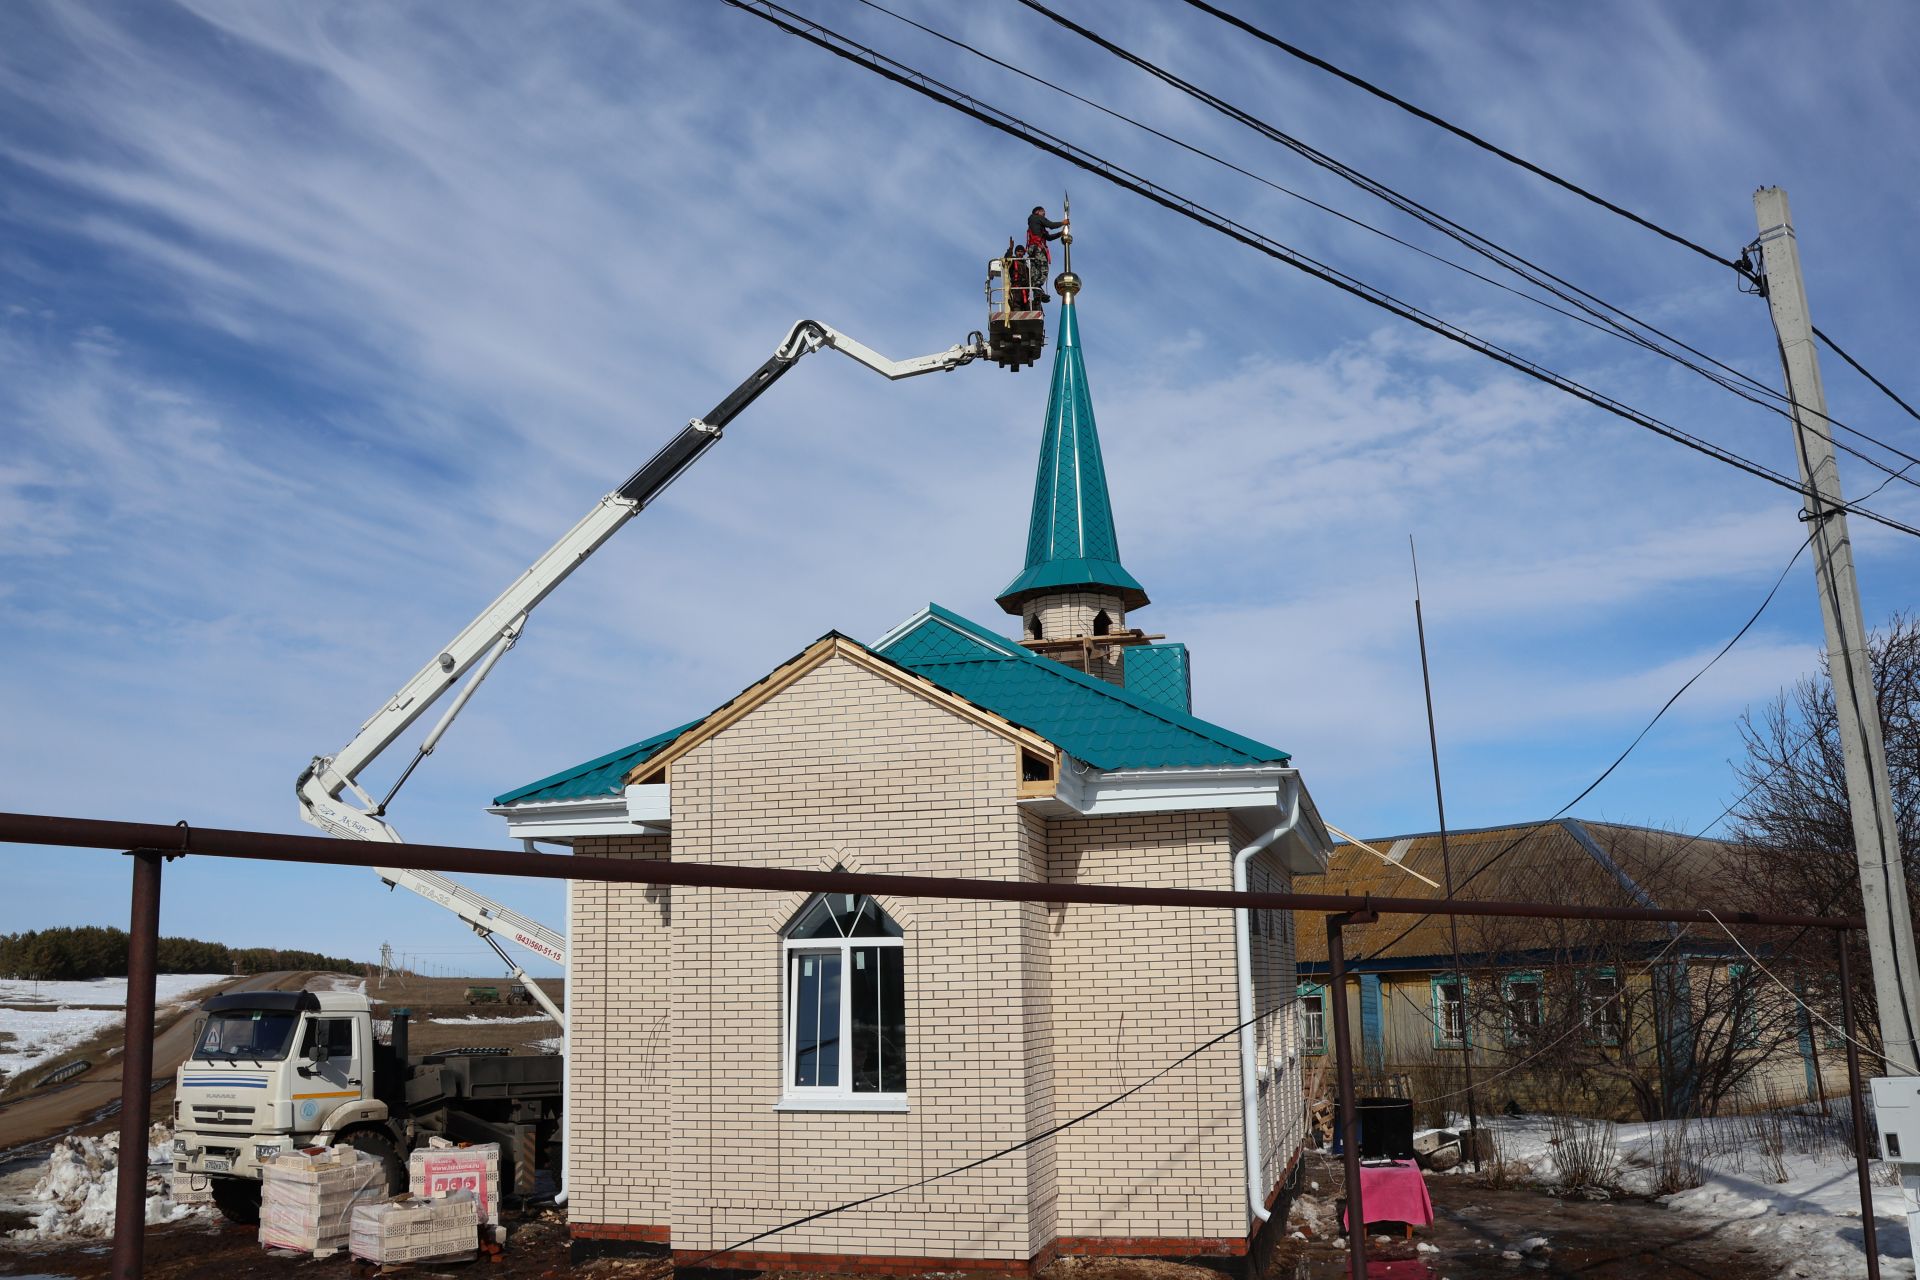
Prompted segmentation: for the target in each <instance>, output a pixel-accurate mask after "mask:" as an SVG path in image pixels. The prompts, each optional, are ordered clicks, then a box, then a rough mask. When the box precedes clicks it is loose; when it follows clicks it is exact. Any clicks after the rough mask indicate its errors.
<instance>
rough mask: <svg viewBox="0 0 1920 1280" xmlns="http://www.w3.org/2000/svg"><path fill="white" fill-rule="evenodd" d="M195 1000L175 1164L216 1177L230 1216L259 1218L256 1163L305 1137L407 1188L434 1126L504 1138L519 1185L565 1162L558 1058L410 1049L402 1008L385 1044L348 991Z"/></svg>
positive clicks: (363, 1003)
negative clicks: (373, 1163) (344, 1149)
mask: <svg viewBox="0 0 1920 1280" xmlns="http://www.w3.org/2000/svg"><path fill="white" fill-rule="evenodd" d="M200 1008H201V1013H202V1014H203V1015H204V1020H203V1022H202V1023H201V1025H200V1029H199V1033H198V1035H197V1036H196V1038H195V1043H194V1048H193V1053H192V1055H191V1056H190V1057H189V1058H188V1059H187V1061H186V1062H185V1063H184V1064H182V1065H181V1067H180V1071H179V1074H178V1076H177V1077H176V1079H175V1091H174V1104H173V1125H174V1139H173V1161H174V1169H175V1171H176V1172H180V1173H185V1174H187V1175H188V1176H189V1177H191V1178H192V1179H193V1180H194V1183H195V1185H199V1180H200V1179H201V1178H205V1179H207V1180H208V1186H209V1189H210V1190H211V1192H212V1195H213V1201H214V1203H215V1204H216V1205H217V1206H218V1207H219V1209H220V1212H221V1213H222V1214H224V1215H225V1216H226V1217H227V1218H228V1219H229V1220H231V1221H234V1222H242V1223H252V1222H257V1221H258V1220H259V1216H260V1166H261V1165H262V1164H263V1163H265V1162H266V1161H270V1160H272V1159H273V1158H274V1157H275V1156H276V1155H277V1154H279V1153H280V1152H282V1151H292V1150H297V1149H298V1148H301V1147H310V1146H322V1145H329V1144H333V1143H345V1144H347V1145H348V1146H353V1147H358V1148H359V1149H360V1150H362V1151H364V1152H366V1153H367V1154H368V1155H371V1156H373V1157H375V1158H376V1159H378V1160H380V1161H381V1162H382V1163H383V1164H384V1165H385V1166H386V1170H387V1189H388V1190H389V1191H390V1192H398V1191H403V1190H405V1189H406V1181H407V1164H406V1160H407V1155H408V1153H409V1152H411V1151H412V1150H413V1148H414V1147H415V1146H416V1145H419V1144H422V1143H424V1142H426V1140H427V1139H428V1138H429V1137H436V1136H437V1137H444V1138H449V1139H452V1140H454V1141H468V1142H497V1143H499V1144H500V1165H501V1168H500V1180H501V1186H502V1188H503V1189H511V1190H512V1191H513V1192H515V1193H517V1194H522V1195H524V1194H528V1193H530V1192H532V1190H533V1184H534V1178H535V1176H536V1175H537V1174H538V1172H539V1170H540V1168H541V1167H542V1166H543V1165H545V1166H548V1167H557V1166H558V1156H559V1134H560V1104H561V1071H562V1062H561V1059H559V1058H557V1057H552V1056H546V1055H542V1056H536V1057H514V1056H509V1055H506V1054H504V1053H474V1052H471V1051H468V1052H453V1053H439V1054H428V1055H426V1056H424V1057H417V1058H416V1057H409V1056H408V1054H407V1028H408V1016H407V1012H406V1011H405V1010H395V1011H394V1018H393V1034H392V1040H391V1043H381V1042H380V1041H379V1040H378V1039H376V1037H375V1035H374V1026H373V1016H372V1012H371V1008H370V1006H369V1004H368V1001H367V998H366V997H365V996H363V995H359V994H357V993H352V992H335V991H317V992H316V991H243V992H235V993H233V994H231V995H222V996H215V997H213V998H212V999H211V1000H208V1001H207V1002H206V1003H205V1004H203V1005H201V1007H200Z"/></svg>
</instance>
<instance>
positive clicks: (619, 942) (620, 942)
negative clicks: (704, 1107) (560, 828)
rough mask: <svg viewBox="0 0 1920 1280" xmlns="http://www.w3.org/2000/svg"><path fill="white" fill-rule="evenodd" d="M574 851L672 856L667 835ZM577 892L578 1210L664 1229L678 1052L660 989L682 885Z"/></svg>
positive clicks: (573, 1000)
mask: <svg viewBox="0 0 1920 1280" xmlns="http://www.w3.org/2000/svg"><path fill="white" fill-rule="evenodd" d="M574 852H575V853H576V854H579V855H583V856H592V857H603V858H666V857H668V856H669V855H668V838H667V837H666V836H633V837H627V838H622V839H582V840H579V841H576V842H575V844H574ZM567 892H568V894H569V895H570V899H571V901H570V904H569V910H570V914H571V920H572V925H571V928H572V937H571V938H570V942H571V943H572V950H571V958H572V967H571V969H570V971H569V973H568V980H567V1025H568V1051H569V1054H570V1056H571V1062H570V1064H569V1071H568V1082H567V1083H568V1090H567V1100H566V1106H567V1115H568V1117H569V1122H568V1123H569V1125H570V1128H569V1129H568V1133H567V1139H568V1145H569V1146H570V1147H571V1148H572V1150H571V1151H570V1152H569V1154H568V1157H567V1158H568V1161H569V1171H570V1172H571V1174H572V1178H573V1183H572V1186H571V1187H570V1188H569V1192H568V1197H567V1198H568V1206H569V1212H571V1213H572V1214H573V1216H574V1217H575V1218H576V1219H577V1220H579V1221H581V1222H595V1223H607V1224H620V1225H644V1226H659V1225H663V1224H665V1223H666V1221H667V1213H668V1207H667V1151H666V1146H665V1144H664V1143H663V1142H660V1141H659V1140H658V1135H662V1134H665V1133H666V1132H667V1131H668V1130H669V1128H670V1127H671V1124H672V1111H671V1105H672V1104H671V1101H670V1099H669V1097H668V1091H667V1085H668V1078H667V1077H668V1069H669V1066H670V1064H671V1063H672V1061H673V1054H672V1051H671V1044H670V1034H671V1032H670V1028H669V1026H668V1022H667V1014H666V1008H665V1006H664V1004H663V1003H662V1001H661V993H662V990H663V988H664V986H665V982H664V979H665V976H666V974H667V971H668V969H667V967H668V965H669V963H670V962H671V959H672V949H671V946H670V945H669V942H670V926H671V920H672V905H673V903H672V890H670V889H667V888H664V887H663V888H649V887H646V886H642V885H625V884H605V883H600V882H596V881H591V880H574V881H569V882H568V887H567ZM636 1135H642V1136H640V1137H638V1138H637V1137H636Z"/></svg>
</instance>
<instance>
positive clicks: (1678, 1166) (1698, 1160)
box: [1653, 1120, 1707, 1196]
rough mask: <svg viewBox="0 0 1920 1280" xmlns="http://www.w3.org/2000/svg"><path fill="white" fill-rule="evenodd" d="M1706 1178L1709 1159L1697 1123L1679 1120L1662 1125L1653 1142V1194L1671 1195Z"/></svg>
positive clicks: (1689, 1187)
mask: <svg viewBox="0 0 1920 1280" xmlns="http://www.w3.org/2000/svg"><path fill="white" fill-rule="evenodd" d="M1706 1180H1707V1166H1706V1160H1705V1158H1704V1156H1703V1155H1702V1153H1701V1150H1700V1146H1699V1141H1698V1136H1697V1134H1696V1132H1695V1129H1694V1125H1693V1122H1692V1121H1689V1120H1675V1121H1672V1122H1670V1123H1668V1124H1664V1125H1662V1126H1660V1128H1659V1130H1658V1132H1657V1133H1656V1134H1655V1135H1654V1141H1653V1194H1655V1195H1656V1196H1670V1195H1672V1194H1673V1193H1674V1192H1676V1191H1687V1190H1691V1189H1692V1188H1694V1187H1697V1186H1699V1185H1700V1184H1701V1183H1703V1182H1705V1181H1706Z"/></svg>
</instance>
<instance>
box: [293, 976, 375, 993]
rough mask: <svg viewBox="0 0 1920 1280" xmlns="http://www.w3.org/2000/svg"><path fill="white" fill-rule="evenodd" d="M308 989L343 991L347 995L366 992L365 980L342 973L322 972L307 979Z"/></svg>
mask: <svg viewBox="0 0 1920 1280" xmlns="http://www.w3.org/2000/svg"><path fill="white" fill-rule="evenodd" d="M307 990H309V991H344V992H346V993H347V994H348V995H355V996H363V995H365V994H367V980H366V979H365V978H355V977H352V976H350V975H348V974H344V973H323V974H320V975H319V976H318V977H315V978H310V979H308V981H307Z"/></svg>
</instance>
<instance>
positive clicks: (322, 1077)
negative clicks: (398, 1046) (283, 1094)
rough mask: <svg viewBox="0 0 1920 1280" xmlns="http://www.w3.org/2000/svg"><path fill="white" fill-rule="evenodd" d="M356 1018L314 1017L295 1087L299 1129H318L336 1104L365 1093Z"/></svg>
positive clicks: (305, 1035) (304, 1038)
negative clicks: (357, 1040)
mask: <svg viewBox="0 0 1920 1280" xmlns="http://www.w3.org/2000/svg"><path fill="white" fill-rule="evenodd" d="M353 1023H354V1020H353V1018H352V1017H350V1016H349V1017H328V1018H320V1017H316V1018H310V1019H308V1020H307V1026H306V1030H305V1032H304V1033H303V1035H302V1040H301V1045H300V1056H299V1059H298V1067H297V1078H296V1081H295V1084H294V1090H293V1117H294V1128H295V1129H296V1130H307V1129H317V1128H319V1127H320V1122H321V1121H322V1120H323V1119H324V1118H325V1117H326V1116H327V1114H328V1113H329V1112H331V1111H332V1110H333V1109H334V1108H335V1107H337V1106H339V1105H340V1104H341V1103H343V1102H347V1101H350V1100H352V1099H354V1098H358V1097H360V1096H361V1082H362V1081H363V1080H364V1079H365V1075H364V1073H363V1072H362V1071H361V1069H360V1055H359V1053H358V1052H356V1048H357V1046H356V1045H355V1037H354V1028H353Z"/></svg>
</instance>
